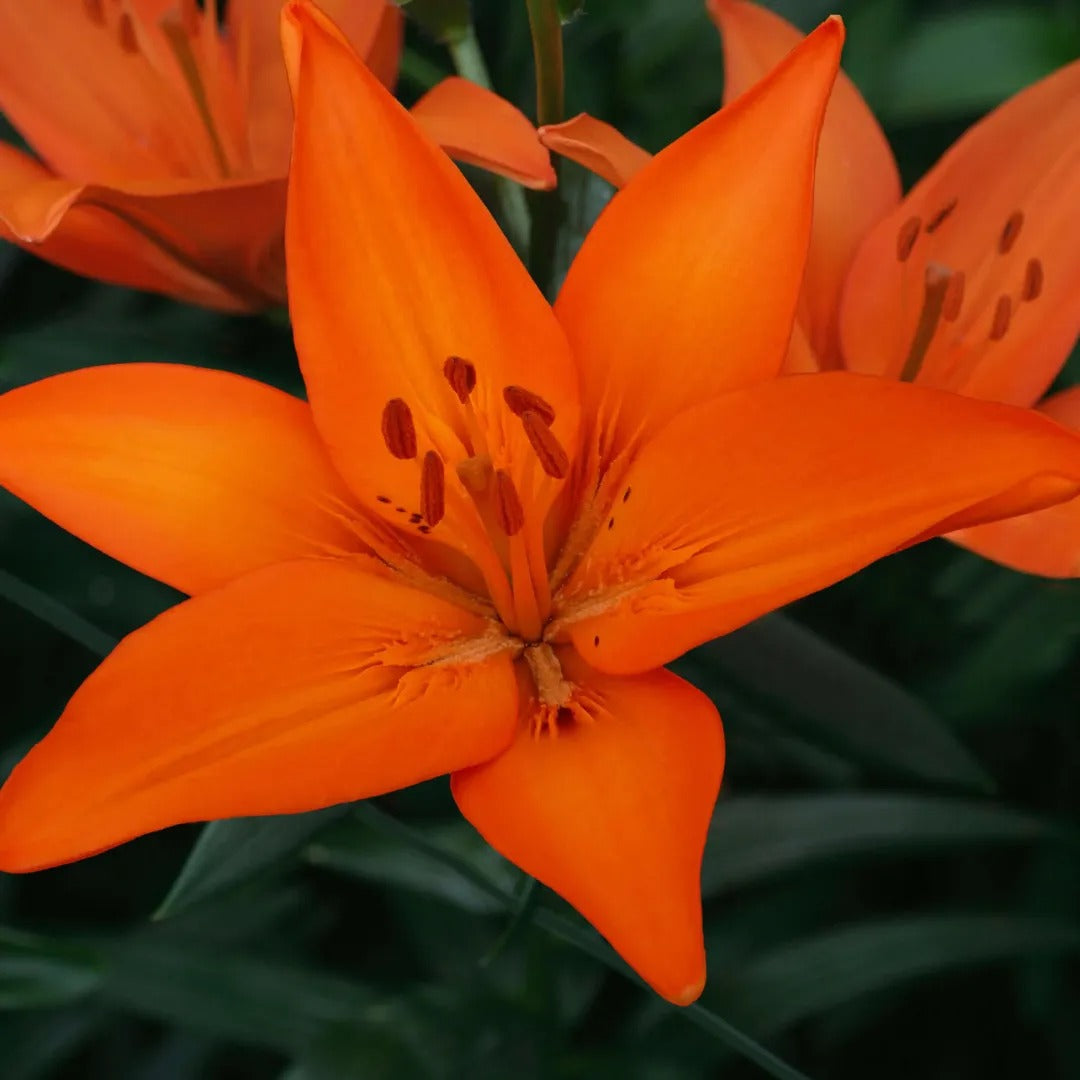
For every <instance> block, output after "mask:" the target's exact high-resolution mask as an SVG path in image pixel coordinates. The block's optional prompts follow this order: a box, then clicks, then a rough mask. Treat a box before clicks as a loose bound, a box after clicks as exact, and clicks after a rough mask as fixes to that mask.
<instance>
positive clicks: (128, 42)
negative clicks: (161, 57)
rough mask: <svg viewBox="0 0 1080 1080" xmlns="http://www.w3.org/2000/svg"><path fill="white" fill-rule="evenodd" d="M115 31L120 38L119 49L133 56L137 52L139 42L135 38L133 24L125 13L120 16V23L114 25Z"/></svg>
mask: <svg viewBox="0 0 1080 1080" xmlns="http://www.w3.org/2000/svg"><path fill="white" fill-rule="evenodd" d="M116 31H117V33H118V34H119V36H120V48H121V49H123V50H124V52H126V53H128V54H129V55H134V54H135V53H137V52H138V51H139V41H138V38H136V37H135V24H134V23H133V22H132V21H131V16H130V15H129V14H128V13H127V12H126V11H125V12H124V13H123V14H122V15H121V16H120V21H119V22H118V23H117V24H116Z"/></svg>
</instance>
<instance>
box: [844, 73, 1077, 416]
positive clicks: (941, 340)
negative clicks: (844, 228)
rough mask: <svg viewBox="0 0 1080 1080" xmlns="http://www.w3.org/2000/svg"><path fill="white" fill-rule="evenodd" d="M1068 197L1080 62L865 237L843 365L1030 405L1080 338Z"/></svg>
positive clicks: (945, 164) (1001, 115) (1017, 101)
mask: <svg viewBox="0 0 1080 1080" xmlns="http://www.w3.org/2000/svg"><path fill="white" fill-rule="evenodd" d="M1078 191H1080V61H1076V62H1074V63H1072V64H1069V65H1068V66H1066V67H1063V68H1061V69H1060V70H1058V71H1056V72H1054V74H1052V75H1049V76H1047V77H1046V78H1045V79H1043V80H1041V81H1040V82H1038V83H1035V85H1033V86H1029V87H1028V88H1027V89H1026V90H1022V91H1021V92H1020V93H1019V94H1017V95H1015V96H1014V97H1012V98H1010V99H1009V100H1008V101H1006V102H1005V103H1004V104H1003V105H1001V106H1000V107H998V108H997V109H995V110H994V111H993V112H992V113H990V115H989V116H987V117H986V118H985V119H983V120H982V121H980V122H979V123H978V124H976V125H975V126H974V127H972V128H971V129H970V130H968V131H967V132H966V133H965V134H964V135H963V136H962V137H961V138H960V139H959V140H958V141H957V142H956V143H955V144H954V145H953V146H952V148H951V149H950V150H948V151H947V152H946V154H945V155H944V156H943V157H942V158H941V160H940V161H939V162H938V163H937V164H936V165H935V166H934V168H933V169H931V170H930V172H928V173H927V174H926V176H924V177H923V179H922V180H920V181H919V183H918V184H916V185H915V187H914V188H913V189H912V191H911V193H910V194H909V195H908V196H907V198H906V199H904V201H903V203H902V204H901V205H900V207H899V208H897V209H896V210H895V211H894V212H893V213H892V214H890V215H889V216H888V217H886V218H885V219H884V220H883V221H882V222H881V223H880V224H879V225H878V226H877V227H876V228H875V229H874V230H873V231H872V232H871V233H870V235H869V236H868V237H867V238H866V240H865V242H864V243H863V245H862V247H861V248H860V249H859V252H858V254H857V255H856V257H855V261H854V262H853V264H852V267H851V272H850V274H849V276H848V282H847V287H846V290H845V293H844V299H843V307H842V311H841V333H842V337H843V349H844V357H845V363H846V365H847V366H848V367H849V368H851V369H852V370H855V371H865V372H870V373H874V374H883V375H889V376H893V377H896V376H898V375H900V374H901V373H902V372H903V371H904V369H905V367H907V368H909V369H911V370H910V371H909V372H908V374H909V376H910V375H914V377H915V378H917V379H918V381H920V382H923V383H926V384H927V385H931V386H939V387H943V388H945V389H949V390H955V391H958V392H960V393H963V394H970V395H972V396H975V397H981V398H988V399H991V400H996V401H1007V402H1011V403H1013V404H1017V405H1034V404H1035V403H1036V402H1037V401H1038V400H1039V398H1040V397H1042V395H1043V394H1044V393H1045V392H1046V389H1047V388H1048V387H1049V386H1050V384H1051V383H1052V382H1053V380H1054V377H1055V376H1056V375H1057V373H1058V371H1060V369H1061V367H1062V365H1063V364H1064V363H1065V360H1066V358H1067V357H1068V354H1069V352H1070V350H1071V349H1072V347H1073V344H1074V343H1075V341H1076V336H1077V333H1078V332H1080V245H1078V244H1077V243H1076V237H1077V235H1078V233H1080V197H1078ZM944 281H948V282H949V283H950V285H951V286H952V288H953V296H952V300H951V303H950V305H949V306H948V307H947V308H946V309H945V310H944V311H943V312H942V310H941V308H940V304H938V306H937V308H935V307H934V306H933V304H934V302H935V298H934V295H933V289H934V288H935V283H936V282H944ZM938 300H940V298H938ZM926 317H929V321H928V324H927V325H928V326H929V328H930V330H931V331H932V336H928V337H927V338H926V340H925V341H923V342H922V344H921V345H919V346H918V347H916V345H915V343H916V342H917V341H918V340H919V339H918V338H917V336H916V334H917V331H916V328H917V326H918V325H919V323H920V322H921V321H922V320H924V318H926Z"/></svg>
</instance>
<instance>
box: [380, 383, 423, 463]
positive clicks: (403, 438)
mask: <svg viewBox="0 0 1080 1080" xmlns="http://www.w3.org/2000/svg"><path fill="white" fill-rule="evenodd" d="M382 437H383V442H385V443H386V449H387V450H389V451H390V453H391V454H393V455H394V457H396V458H399V459H400V460H402V461H409V460H410V459H412V458H414V457H416V428H415V427H414V425H413V418H412V411H411V410H410V409H409V406H408V405H406V404H405V402H404V401H403V400H402V399H401V398H391V399H390V400H389V401H388V402H387V403H386V406H385V407H384V408H383V414H382Z"/></svg>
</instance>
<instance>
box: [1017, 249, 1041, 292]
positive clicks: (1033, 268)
mask: <svg viewBox="0 0 1080 1080" xmlns="http://www.w3.org/2000/svg"><path fill="white" fill-rule="evenodd" d="M1042 289H1043V268H1042V263H1041V262H1040V261H1039V260H1038V259H1028V261H1027V266H1025V267H1024V284H1023V285H1022V286H1021V288H1020V299H1021V300H1028V301H1030V300H1038V299H1039V297H1040V296H1041V295H1042Z"/></svg>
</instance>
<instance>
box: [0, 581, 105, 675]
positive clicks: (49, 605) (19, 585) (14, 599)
mask: <svg viewBox="0 0 1080 1080" xmlns="http://www.w3.org/2000/svg"><path fill="white" fill-rule="evenodd" d="M0 597H3V598H4V599H5V600H10V601H11V603H13V604H17V605H18V606H19V607H21V608H23V609H24V610H25V611H29V612H30V614H31V615H34V616H35V617H36V618H38V619H40V620H41V621H42V622H43V623H47V624H48V625H49V626H51V627H53V629H55V630H59V631H60V633H61V634H64V635H65V636H66V637H69V638H71V640H72V641H77V642H78V643H79V644H80V645H83V646H84V647H85V648H86V649H88V650H89V651H90V652H92V653H93V654H94V655H95V656H107V655H108V654H109V653H110V652H112V650H113V648H114V647H115V646H116V640H117V639H116V638H114V637H113V636H112V635H111V634H107V633H105V631H104V630H101V629H99V628H98V627H96V626H95V625H94V624H93V623H91V622H89V621H88V620H87V619H84V618H83V617H82V616H81V615H79V614H78V613H77V612H74V611H72V610H71V609H70V608H69V607H67V606H65V605H64V604H61V603H60V602H59V601H58V600H54V599H53V598H52V597H51V596H49V595H48V594H47V593H44V592H42V591H41V590H40V589H35V588H34V586H33V585H28V584H27V583H26V582H25V581H21V580H20V579H19V578H17V577H15V575H14V574H9V573H8V572H7V571H6V570H0Z"/></svg>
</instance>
